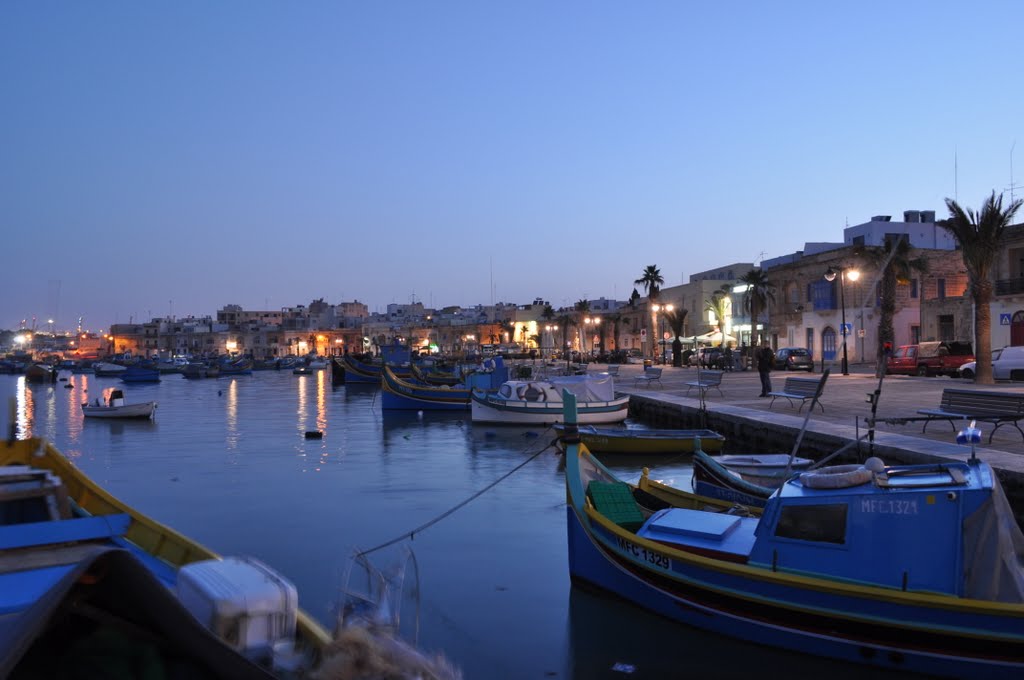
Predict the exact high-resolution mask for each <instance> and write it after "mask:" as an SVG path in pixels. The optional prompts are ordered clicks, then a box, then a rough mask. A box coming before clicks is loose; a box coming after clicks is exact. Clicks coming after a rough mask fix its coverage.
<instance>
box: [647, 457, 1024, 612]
mask: <svg viewBox="0 0 1024 680" xmlns="http://www.w3.org/2000/svg"><path fill="white" fill-rule="evenodd" d="M843 467H859V466H843ZM877 469H878V470H879V471H877V472H874V473H870V472H869V473H868V474H867V475H866V476H858V477H856V478H851V479H850V480H849V482H850V485H849V486H840V487H838V488H818V486H819V482H818V480H817V479H816V478H815V476H814V475H815V473H814V472H810V473H803V474H802V475H798V476H794V477H793V478H791V479H790V480H789V481H787V482H786V483H785V484H784V485H783V486H782V487H781V488H780V490H779V491H778V492H777V493H775V494H774V495H772V496H771V498H769V499H768V501H767V504H766V506H765V509H764V514H763V515H762V516H761V517H760V518H756V517H738V516H733V515H723V514H714V513H708V512H702V511H696V510H685V509H679V508H670V509H666V510H661V511H659V512H657V513H655V514H654V515H652V516H651V517H650V518H649V519H648V520H647V521H646V522H645V523H644V524H643V526H642V527H641V528H640V529H639V530H638V531H637V535H639V536H641V537H645V538H649V539H652V540H656V541H660V542H663V543H666V544H669V545H673V547H679V548H681V549H683V550H687V551H690V552H696V553H700V554H705V555H708V556H713V557H716V558H719V559H726V560H731V561H737V562H745V563H747V564H749V565H751V566H759V567H764V568H767V569H771V570H773V571H779V572H789V573H794V574H804V575H809V576H813V575H823V576H827V577H828V578H832V579H840V580H849V581H850V582H851V583H868V584H872V585H877V586H883V587H889V588H896V589H900V590H906V591H922V592H933V593H944V594H948V595H955V596H960V597H972V598H978V599H988V600H1001V601H1016V602H1022V601H1024V572H1022V571H1021V569H1020V567H1019V566H1016V567H1014V566H1013V565H1019V560H1020V557H1021V556H1020V555H1017V554H1015V552H1016V551H1018V550H1020V549H1021V548H1020V546H1021V545H1024V542H1021V541H1024V539H1022V538H1021V533H1020V529H1019V528H1018V527H1017V524H1016V521H1015V519H1014V517H1013V513H1012V511H1011V509H1010V506H1009V503H1008V502H1007V500H1006V497H1005V495H1003V492H1002V488H1001V487H1000V486H999V484H998V481H996V480H995V479H994V475H993V472H992V468H991V467H990V466H988V465H987V464H985V463H982V462H980V461H973V462H970V463H959V462H957V463H940V464H936V465H906V466H889V467H886V466H884V465H882V464H881V462H880V461H879V465H878V467H877ZM859 470H860V471H862V472H867V471H866V470H865V469H864V468H863V467H859ZM819 474H824V475H828V474H829V473H828V468H824V469H823V470H822V471H821V472H820V473H819ZM833 481H834V480H833ZM830 483H832V482H830ZM840 483H842V482H840ZM1014 534H1015V535H1016V538H1014ZM1015 543H1016V544H1017V545H1016V547H1015V545H1014V544H1015Z"/></svg>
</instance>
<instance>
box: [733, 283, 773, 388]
mask: <svg viewBox="0 0 1024 680" xmlns="http://www.w3.org/2000/svg"><path fill="white" fill-rule="evenodd" d="M739 280H740V281H741V282H743V283H745V284H747V292H745V293H744V294H743V308H744V309H745V310H746V311H748V312H750V346H751V347H752V348H757V347H760V346H761V337H760V334H759V333H758V332H757V317H758V316H760V315H761V312H763V311H764V310H766V309H768V305H769V303H774V302H775V285H774V284H772V282H771V281H769V280H768V273H767V272H765V270H763V269H751V270H750V271H749V272H747V273H746V274H744V275H743V276H741V277H740V279H739ZM754 370H755V371H756V370H757V351H756V350H755V351H754Z"/></svg>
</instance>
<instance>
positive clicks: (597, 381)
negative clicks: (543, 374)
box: [471, 373, 629, 425]
mask: <svg viewBox="0 0 1024 680" xmlns="http://www.w3.org/2000/svg"><path fill="white" fill-rule="evenodd" d="M563 389H564V390H568V391H570V392H572V393H573V394H575V395H576V398H577V411H578V413H579V422H581V423H587V424H601V423H621V422H622V421H623V420H625V419H626V415H627V413H628V409H629V395H625V396H620V397H616V396H615V380H614V378H613V377H612V376H610V375H608V374H606V373H604V374H597V375H578V376H566V377H560V378H551V379H549V380H510V381H508V382H505V383H502V385H501V387H500V388H498V391H497V392H485V391H483V390H473V393H472V401H471V410H472V420H473V422H474V423H506V424H509V425H547V424H551V423H558V422H562V420H563V418H564V415H563V406H562V390H563Z"/></svg>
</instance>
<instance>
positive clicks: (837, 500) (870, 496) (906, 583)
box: [565, 394, 1024, 678]
mask: <svg viewBox="0 0 1024 680" xmlns="http://www.w3.org/2000/svg"><path fill="white" fill-rule="evenodd" d="M565 401H566V411H567V414H566V422H573V421H574V420H575V418H574V413H573V406H574V401H575V399H574V397H573V395H571V394H566V395H565ZM837 467H841V466H837ZM857 467H858V470H857V471H856V474H853V471H849V470H842V471H841V472H833V470H831V469H829V468H823V469H821V470H818V471H815V472H808V473H804V474H802V475H799V476H796V477H794V478H792V479H790V480H788V481H787V482H786V483H785V484H783V486H782V487H781V488H780V489H779V490H778V491H777V492H776V493H775V494H773V495H772V496H771V497H770V498H769V499H768V501H767V504H766V506H765V508H764V513H763V515H761V516H760V517H758V516H756V515H753V514H751V515H749V516H748V515H746V514H730V513H729V512H727V511H725V512H723V511H722V510H723V509H724V506H725V505H726V504H725V503H722V504H716V503H715V502H714V501H710V500H708V499H701V498H700V497H699V496H696V495H694V494H687V493H686V492H684V491H681V490H680V491H676V492H675V493H674V494H673V496H674V497H675V498H676V500H675V501H672V500H669V499H671V498H672V496H668V497H666V498H659V499H658V503H657V504H656V505H655V508H659V507H660V509H657V510H656V511H654V509H655V508H651V507H646V508H645V507H644V506H642V505H641V504H640V503H638V502H637V498H642V499H644V500H646V499H648V498H649V495H646V494H638V493H637V488H636V487H633V486H631V485H629V484H626V483H624V482H622V481H620V480H618V479H616V477H615V476H614V475H613V474H612V473H611V472H610V471H609V470H608V469H606V468H605V467H603V466H602V465H601V463H600V462H599V461H598V460H597V459H596V458H594V456H593V455H592V454H591V453H590V452H589V451H588V450H587V448H586V446H585V445H584V444H582V443H576V442H572V441H571V439H570V442H569V443H568V445H567V451H566V457H565V476H566V487H567V492H568V499H569V504H568V509H567V522H568V551H569V571H570V574H571V576H572V578H573V580H574V581H576V582H587V583H589V584H592V585H595V586H597V587H599V588H603V589H606V590H609V591H611V592H613V593H616V594H618V595H620V596H621V597H623V598H625V599H627V600H629V601H631V602H633V603H635V604H637V605H639V606H642V607H645V608H647V609H650V610H652V611H655V612H657V613H660V614H662V615H664V616H666V617H668V618H671V619H674V620H676V621H679V622H682V623H685V624H689V625H693V626H697V627H700V628H703V629H707V630H709V631H712V632H715V633H719V634H723V635H728V636H732V637H736V638H740V639H744V640H749V641H752V642H757V643H760V644H765V645H770V646H775V647H780V648H785V649H789V650H794V651H797V652H800V653H807V654H814V655H819V656H826V657H831V658H835V659H840V660H844V661H849V662H854V663H860V664H867V665H869V666H873V667H876V668H884V669H894V670H898V671H903V672H916V673H925V674H932V675H937V676H944V677H960V678H963V677H985V678H1018V677H1021V674H1022V673H1024V625H1022V623H1024V569H1022V566H1021V557H1022V555H1021V554H1020V553H1021V551H1022V550H1024V548H1022V546H1024V535H1022V534H1021V532H1020V529H1019V528H1018V527H1017V524H1016V522H1015V520H1014V517H1013V513H1012V510H1011V508H1010V507H1009V504H1008V502H1007V500H1006V497H1005V495H1004V494H1003V491H1002V488H1001V487H1000V485H999V482H998V480H997V479H996V476H995V473H994V472H993V470H992V468H991V467H990V466H989V465H988V464H986V463H984V462H982V461H980V460H978V459H977V458H975V457H973V456H972V458H971V459H970V460H969V461H968V462H950V463H940V464H930V465H900V466H886V465H885V464H884V463H882V462H881V461H880V460H878V459H869V461H868V463H867V464H866V466H857ZM837 482H840V483H839V484H837Z"/></svg>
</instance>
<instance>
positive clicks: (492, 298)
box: [488, 257, 494, 307]
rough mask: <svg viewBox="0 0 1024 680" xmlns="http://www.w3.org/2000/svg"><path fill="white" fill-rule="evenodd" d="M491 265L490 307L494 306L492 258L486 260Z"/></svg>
mask: <svg viewBox="0 0 1024 680" xmlns="http://www.w3.org/2000/svg"><path fill="white" fill-rule="evenodd" d="M488 260H489V261H490V265H491V306H492V307H493V306H494V257H490V258H488Z"/></svg>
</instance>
